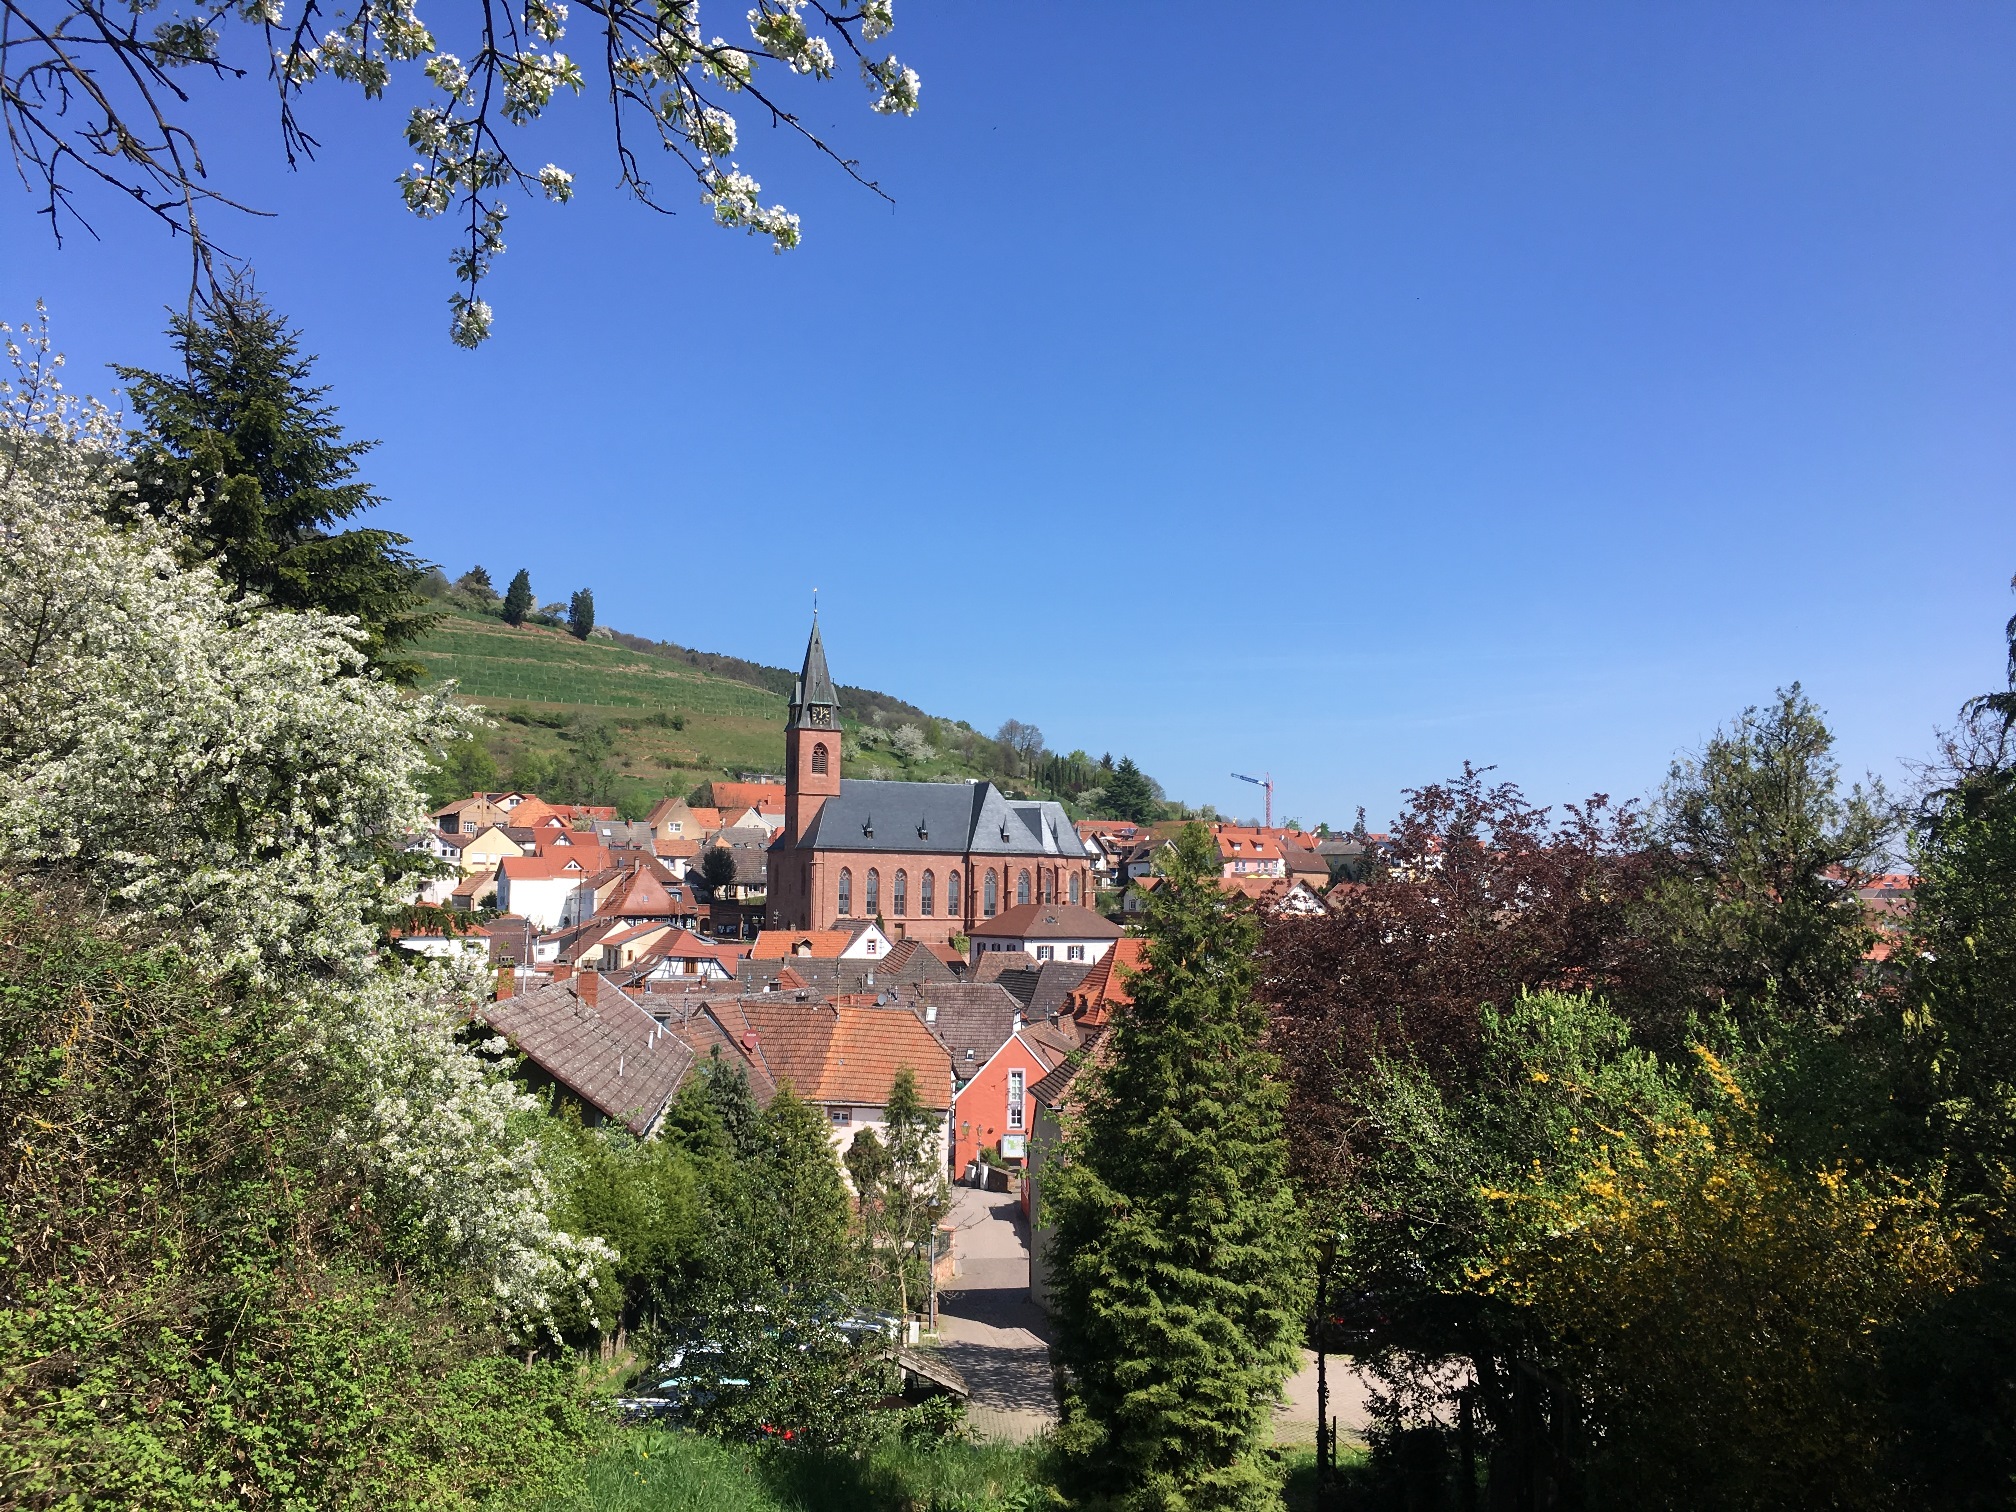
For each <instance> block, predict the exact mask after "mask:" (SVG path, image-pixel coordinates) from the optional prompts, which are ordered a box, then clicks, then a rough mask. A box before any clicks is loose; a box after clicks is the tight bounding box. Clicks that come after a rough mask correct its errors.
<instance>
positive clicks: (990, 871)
mask: <svg viewBox="0 0 2016 1512" xmlns="http://www.w3.org/2000/svg"><path fill="white" fill-rule="evenodd" d="M980 898H981V910H980V911H981V912H982V913H984V914H985V915H986V916H987V917H988V918H990V919H991V918H993V917H994V915H995V912H996V911H997V910H998V909H999V908H1000V907H1001V886H1000V884H999V883H997V882H996V881H995V880H994V868H993V867H991V866H990V867H988V868H987V881H986V883H985V884H984V885H983V886H982V887H981V890H980Z"/></svg>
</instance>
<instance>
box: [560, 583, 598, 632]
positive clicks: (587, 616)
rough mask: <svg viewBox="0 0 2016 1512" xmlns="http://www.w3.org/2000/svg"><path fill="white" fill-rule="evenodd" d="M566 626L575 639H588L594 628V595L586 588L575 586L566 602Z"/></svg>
mask: <svg viewBox="0 0 2016 1512" xmlns="http://www.w3.org/2000/svg"><path fill="white" fill-rule="evenodd" d="M567 628H568V630H569V631H571V632H572V633H573V636H574V638H575V639H576V640H586V639H588V632H589V631H591V630H593V629H594V628H595V595H594V594H592V593H590V592H589V591H588V590H587V589H586V588H576V589H575V590H574V597H573V598H571V599H569V600H568V602H567Z"/></svg>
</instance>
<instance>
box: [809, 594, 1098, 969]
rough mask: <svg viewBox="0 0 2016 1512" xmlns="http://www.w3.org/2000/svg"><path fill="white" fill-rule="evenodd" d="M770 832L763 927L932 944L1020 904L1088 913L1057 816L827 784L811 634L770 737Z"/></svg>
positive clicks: (1020, 803) (947, 789) (913, 792)
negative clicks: (776, 782) (786, 712)
mask: <svg viewBox="0 0 2016 1512" xmlns="http://www.w3.org/2000/svg"><path fill="white" fill-rule="evenodd" d="M784 763H785V765H784V827H783V829H782V830H780V831H779V832H778V835H777V839H776V841H775V842H774V843H773V844H772V845H771V847H770V866H769V914H770V927H771V928H772V929H851V928H854V927H856V926H858V925H860V924H864V923H869V922H872V921H874V920H875V919H877V918H879V919H881V920H882V923H883V930H884V933H886V934H887V935H888V936H889V938H891V939H892V940H902V939H911V940H925V941H934V942H942V941H947V940H950V939H951V938H952V937H953V936H954V935H963V934H966V933H968V932H969V931H970V930H971V929H972V927H973V926H974V925H975V924H977V923H979V922H981V921H982V920H986V919H991V918H993V917H994V916H995V915H997V914H999V913H1002V912H1003V911H1005V910H1007V909H1010V908H1015V907H1018V906H1021V905H1023V904H1029V903H1066V904H1069V903H1075V904H1079V905H1081V906H1084V905H1089V904H1090V903H1091V901H1092V893H1091V887H1092V871H1091V858H1090V856H1088V855H1087V853H1086V850H1085V845H1084V842H1083V841H1081V840H1080V839H1079V838H1078V834H1077V831H1076V830H1074V829H1073V828H1072V826H1071V820H1070V818H1069V817H1068V816H1067V815H1066V814H1065V812H1064V810H1063V808H1062V806H1061V805H1059V804H1055V803H1045V802H1035V801H1031V800H1026V799H1017V798H1010V797H1008V796H1007V795H1006V794H1004V793H1003V792H1002V791H1001V790H1000V789H999V788H997V787H996V786H995V785H994V784H993V783H991V782H960V783H946V782H860V781H855V780H853V779H850V778H842V777H841V775H840V699H839V695H838V694H837V693H836V692H835V691H834V687H833V679H832V676H831V675H830V674H829V673H828V672H827V670H826V648H825V646H824V645H822V644H821V643H820V639H819V622H818V620H817V618H816V617H815V618H814V620H813V622H812V638H811V640H810V641H809V642H808V643H807V644H806V647H805V667H804V670H803V671H802V672H800V673H799V675H798V681H797V684H796V686H795V687H794V688H793V689H792V693H791V713H790V723H789V724H788V725H787V726H786V728H785V731H784Z"/></svg>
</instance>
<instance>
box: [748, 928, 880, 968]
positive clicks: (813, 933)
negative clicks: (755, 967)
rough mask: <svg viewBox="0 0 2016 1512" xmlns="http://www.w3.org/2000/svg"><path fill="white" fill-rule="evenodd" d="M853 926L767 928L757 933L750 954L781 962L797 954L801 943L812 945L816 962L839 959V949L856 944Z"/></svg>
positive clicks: (760, 959) (812, 953) (813, 957)
mask: <svg viewBox="0 0 2016 1512" xmlns="http://www.w3.org/2000/svg"><path fill="white" fill-rule="evenodd" d="M854 933H855V932H854V931H853V930H851V929H798V930H791V929H764V930H759V931H758V932H757V935H756V943H755V945H754V947H753V948H752V949H751V950H750V952H749V954H750V956H751V957H752V958H753V959H755V960H758V961H781V960H786V959H788V958H790V957H792V956H795V955H797V954H798V953H799V952H798V947H799V946H800V945H805V944H809V945H810V946H811V947H812V948H811V949H810V950H809V951H807V952H806V954H807V955H809V956H810V957H811V958H812V959H813V960H815V961H833V960H838V959H839V958H840V952H841V951H843V950H845V949H846V948H847V947H848V946H849V945H851V944H853V943H854Z"/></svg>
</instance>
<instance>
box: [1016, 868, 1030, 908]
mask: <svg viewBox="0 0 2016 1512" xmlns="http://www.w3.org/2000/svg"><path fill="white" fill-rule="evenodd" d="M1015 901H1016V902H1017V903H1018V904H1020V905H1022V906H1024V907H1026V906H1027V905H1028V902H1029V872H1028V869H1027V868H1026V867H1025V868H1024V869H1023V870H1021V871H1020V872H1017V873H1016V875H1015Z"/></svg>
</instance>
